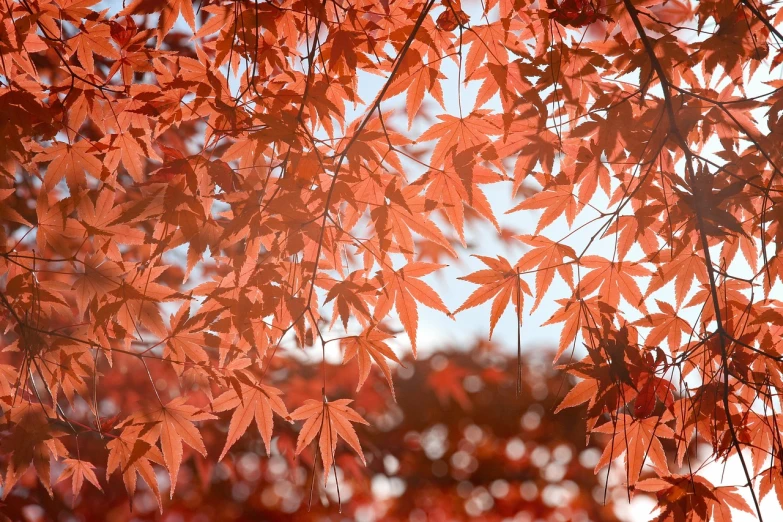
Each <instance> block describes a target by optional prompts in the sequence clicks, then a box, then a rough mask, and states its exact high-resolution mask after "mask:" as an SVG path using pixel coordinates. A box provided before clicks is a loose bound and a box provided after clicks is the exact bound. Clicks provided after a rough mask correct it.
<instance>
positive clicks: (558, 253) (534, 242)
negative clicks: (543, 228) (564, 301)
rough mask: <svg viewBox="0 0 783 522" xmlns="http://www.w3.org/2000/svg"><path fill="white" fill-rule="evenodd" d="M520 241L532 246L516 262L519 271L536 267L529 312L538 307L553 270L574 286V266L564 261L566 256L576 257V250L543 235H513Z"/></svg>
mask: <svg viewBox="0 0 783 522" xmlns="http://www.w3.org/2000/svg"><path fill="white" fill-rule="evenodd" d="M515 237H516V238H517V239H519V240H520V241H522V242H524V243H527V244H528V245H530V246H532V247H533V248H532V249H531V250H529V251H528V252H527V253H526V254H525V255H523V256H522V257H521V258H520V259H519V261H518V262H517V267H518V268H519V271H520V272H527V271H530V270H532V269H534V268H536V267H539V268H538V270H536V300H535V302H534V303H533V308H532V309H531V310H530V311H531V313H532V312H533V311H535V309H536V308H538V305H539V304H541V300H542V299H543V298H544V295H545V294H546V292H547V290H549V286H550V285H551V284H552V281H553V280H554V278H555V272H557V273H558V274H560V277H562V278H563V281H565V282H566V283H568V286H570V287H571V288H573V287H574V267H573V265H572V264H571V263H570V262H567V261H565V258H566V257H570V258H571V259H574V260H575V259H576V252H575V251H574V249H573V248H571V247H569V246H568V245H562V244H560V243H556V242H554V241H552V240H550V239H547V238H545V237H543V236H529V235H521V236H515Z"/></svg>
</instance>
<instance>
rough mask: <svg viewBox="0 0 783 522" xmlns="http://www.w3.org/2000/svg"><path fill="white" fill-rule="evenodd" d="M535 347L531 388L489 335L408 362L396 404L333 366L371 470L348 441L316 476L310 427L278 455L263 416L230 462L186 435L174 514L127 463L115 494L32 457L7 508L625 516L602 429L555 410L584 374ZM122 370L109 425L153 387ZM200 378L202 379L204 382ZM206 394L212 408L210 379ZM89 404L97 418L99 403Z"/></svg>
mask: <svg viewBox="0 0 783 522" xmlns="http://www.w3.org/2000/svg"><path fill="white" fill-rule="evenodd" d="M523 357H524V358H523V361H522V364H523V387H522V393H521V396H519V397H518V396H517V395H516V391H515V382H514V375H515V369H516V368H515V366H516V363H517V361H516V357H515V356H512V355H509V354H506V353H502V352H501V351H500V350H498V349H496V347H495V346H493V345H491V344H489V343H477V344H474V345H472V346H470V345H468V346H463V347H445V348H444V349H443V350H442V351H439V352H434V353H431V354H430V355H429V356H428V357H426V358H420V359H419V360H412V359H410V358H408V359H406V360H404V361H403V363H404V366H399V367H397V368H396V369H395V372H394V383H395V391H396V402H395V401H394V399H393V398H392V396H391V394H390V392H389V389H388V387H387V384H386V383H385V381H384V379H383V376H382V375H381V374H380V372H378V371H377V368H376V369H375V370H373V373H371V375H370V378H369V380H368V382H367V383H366V384H365V386H364V389H365V390H367V392H366V393H362V394H354V390H355V388H356V385H357V373H356V369H355V368H354V367H353V365H354V364H356V363H355V362H354V361H350V362H348V363H346V364H345V365H328V366H327V367H326V376H327V380H328V384H329V387H330V390H333V392H332V394H333V397H334V398H339V397H346V398H352V397H354V396H355V395H356V401H355V402H354V403H353V406H354V407H355V408H356V410H357V411H358V412H359V413H360V414H362V416H364V417H365V418H366V419H367V420H369V421H370V426H360V427H359V430H361V431H360V432H359V435H360V437H361V441H362V446H363V448H364V453H365V455H366V457H367V468H364V466H362V464H361V461H360V460H359V459H358V457H357V456H356V455H355V454H354V453H353V452H351V451H348V450H347V449H346V446H344V445H339V446H338V449H337V459H336V462H337V465H338V469H337V472H336V473H337V475H336V476H337V479H338V481H337V482H335V476H334V475H332V474H330V476H329V480H328V483H327V485H326V486H325V487H324V485H323V481H322V480H321V478H322V473H321V470H320V469H318V470H317V472H316V478H315V481H313V465H314V462H313V460H314V453H313V451H312V448H309V449H308V450H305V452H304V453H303V454H302V455H300V457H299V458H296V459H295V458H294V447H295V445H296V437H297V432H296V426H295V425H289V424H287V423H285V422H280V420H279V419H276V421H275V422H276V426H275V438H274V440H273V451H272V454H271V455H269V456H267V455H265V452H264V448H263V444H262V442H261V439H260V437H259V436H258V432H257V431H255V428H253V429H251V430H248V432H247V433H246V434H245V435H244V436H243V437H242V439H241V440H240V441H239V442H238V443H237V444H236V445H235V446H234V447H233V448H232V449H231V451H230V452H229V454H228V455H227V456H226V458H224V459H223V461H221V462H219V463H214V460H215V459H214V458H211V459H204V458H202V457H201V456H200V455H198V454H197V453H195V452H194V451H192V450H191V451H190V453H187V452H188V450H189V448H187V447H186V449H185V451H186V453H185V458H184V462H183V469H182V471H181V472H180V475H179V481H178V485H179V487H178V488H177V490H176V493H175V495H174V498H173V499H170V500H168V499H167V500H164V515H160V514H159V512H158V509H157V504H156V502H155V499H154V497H153V495H152V493H151V492H150V491H149V490H148V489H147V488H146V486H145V485H144V484H142V483H141V481H140V482H139V485H140V488H141V490H140V491H139V493H137V495H136V497H135V498H134V499H133V501H132V504H130V505H129V503H128V499H127V493H126V492H125V488H124V486H123V484H122V481H121V478H120V475H119V474H114V475H113V476H112V477H111V479H110V480H109V482H108V483H107V482H106V479H105V469H100V468H98V469H96V473H97V475H98V477H99V480H100V482H101V486H102V487H103V489H104V493H101V492H100V491H98V490H97V489H96V488H94V487H93V486H92V485H90V484H86V483H85V486H84V487H83V488H82V491H81V493H80V494H79V495H78V496H77V497H73V495H72V494H71V484H70V479H69V480H66V481H63V482H60V483H58V484H57V485H56V486H55V488H54V496H53V498H52V497H50V496H49V494H48V493H47V492H46V490H45V489H44V488H43V487H42V486H41V485H40V483H39V482H38V480H37V478H36V476H35V474H34V472H33V471H32V468H31V469H30V470H28V473H27V474H26V476H24V477H23V478H22V480H21V481H20V486H19V487H17V488H16V489H14V490H13V491H12V492H11V494H10V495H9V497H8V498H7V499H6V500H5V502H4V503H3V504H2V505H1V506H0V512H2V513H3V514H4V516H5V517H7V518H8V519H10V520H14V521H16V520H29V521H34V520H35V521H37V520H57V521H58V522H66V521H91V520H106V521H107V522H120V521H130V520H138V521H147V520H165V521H167V522H175V521H176V522H180V521H181V522H185V521H187V522H200V521H203V522H206V521H216V522H218V521H250V520H252V521H261V520H263V521H278V520H297V521H299V520H301V521H342V520H346V521H348V520H356V521H374V520H383V521H397V520H400V521H401V520H409V521H412V522H425V521H427V522H439V521H455V520H486V521H515V522H516V521H518V522H523V521H525V522H533V521H536V522H538V521H551V522H560V521H562V522H566V521H574V522H587V521H614V520H618V518H617V515H616V512H615V505H614V504H613V502H612V499H613V498H623V499H624V502H627V499H625V495H626V493H625V490H624V488H622V491H619V490H620V489H621V488H617V491H613V489H612V488H611V487H607V484H606V480H607V478H606V477H607V474H606V472H605V471H604V472H602V473H600V474H599V475H595V474H594V473H593V468H594V466H595V464H596V462H597V461H598V458H599V456H600V451H599V449H598V448H599V447H600V446H599V444H598V443H599V442H600V440H598V439H595V437H594V438H593V440H592V441H590V443H589V444H588V445H587V446H585V442H586V439H585V430H584V425H585V422H584V413H585V412H584V410H583V409H578V408H572V409H569V410H565V411H563V412H561V413H559V414H557V415H555V414H554V410H555V408H556V406H557V404H558V402H559V400H560V399H561V398H562V397H563V396H564V395H565V394H566V393H567V392H568V390H569V389H570V388H571V386H572V385H573V382H572V380H571V378H570V377H567V376H566V375H565V374H564V373H561V372H558V371H557V370H553V369H552V367H551V363H550V361H551V360H552V352H551V350H547V349H538V350H530V351H528V353H526V354H525V355H524V356H523ZM275 361H277V366H275V367H273V368H272V369H271V370H270V371H269V373H268V375H267V378H268V379H269V380H270V383H271V384H272V385H274V386H277V387H279V388H281V389H282V390H283V391H284V393H285V397H286V400H287V401H288V400H291V401H293V403H301V401H304V400H305V399H308V398H318V397H319V395H320V386H321V382H322V380H321V378H320V372H321V371H322V370H321V366H320V364H312V361H310V362H307V361H303V360H301V358H299V357H283V358H276V359H275ZM129 362H130V363H132V362H133V361H132V360H131V361H129ZM315 362H317V363H319V362H320V361H315ZM118 364H120V363H118ZM119 369H120V371H119V372H111V373H110V374H109V375H107V376H106V377H105V378H107V379H117V380H118V381H117V382H112V383H106V382H104V383H103V384H104V386H103V389H104V390H105V393H107V394H108V395H106V396H105V397H104V398H103V400H102V403H101V409H102V410H103V413H104V414H105V419H104V428H105V429H106V431H107V432H108V435H107V436H111V433H112V427H113V423H115V422H116V420H115V418H114V417H113V416H118V417H122V414H124V413H127V412H129V411H134V409H135V408H137V402H138V401H139V400H140V399H141V397H140V396H139V395H137V390H141V389H143V387H144V386H145V385H146V386H149V383H148V380H147V375H146V373H145V372H144V370H143V369H142V368H141V367H139V368H135V367H120V368H119ZM153 374H154V377H155V379H156V381H155V382H156V385H157V388H158V391H159V393H160V394H161V396H162V397H165V396H166V395H169V396H171V397H173V396H176V394H178V393H179V392H178V390H179V386H170V385H169V384H171V383H174V382H176V381H175V380H174V378H175V376H174V375H165V374H163V373H160V374H156V373H154V369H153ZM183 377H184V378H185V379H187V378H188V376H187V375H185V376H183ZM191 384H192V386H193V387H194V388H198V387H199V383H198V382H195V381H194V382H192V383H191ZM202 392H204V393H203V395H204V397H203V398H204V406H205V407H206V405H207V404H208V402H207V394H208V393H210V391H209V390H206V389H203V390H202ZM78 409H79V405H78V403H77V405H76V406H75V410H74V411H72V412H68V413H69V417H72V418H75V419H78V418H79V414H80V412H79V411H78ZM81 413H82V414H83V415H85V417H86V413H87V407H86V405H85V407H84V412H81ZM229 413H230V412H227V413H226V414H221V417H220V421H219V422H209V423H203V424H202V426H201V430H202V433H203V436H204V441H205V444H206V446H207V449H208V455H209V456H210V457H213V456H216V455H219V454H220V450H221V447H222V445H223V443H224V441H225V438H226V434H225V432H226V431H227V429H228V422H229ZM97 437H98V435H97V434H94V433H92V434H89V433H88V434H85V435H83V436H80V438H79V452H80V454H81V458H83V459H84V458H87V459H89V460H90V461H92V462H106V455H103V454H100V453H101V452H103V451H104V450H103V447H104V444H102V443H100V441H98V440H92V439H97ZM210 460H211V461H213V462H209V461H210ZM0 465H2V463H0ZM57 466H58V463H53V468H52V475H53V478H54V477H56V476H57V475H58V473H61V470H62V466H61V465H60V467H57ZM618 471H621V470H618ZM157 472H158V473H157V475H158V476H157V478H158V481H159V482H160V484H161V489H162V492H163V494H164V496H165V497H168V494H167V487H166V485H167V483H168V474H167V473H166V471H165V470H164V468H163V467H159V468H158V469H157ZM338 485H339V487H338ZM338 489H339V492H338ZM53 515H54V516H56V517H57V518H56V519H53V518H51V517H52V516H53Z"/></svg>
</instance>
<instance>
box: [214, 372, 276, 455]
mask: <svg viewBox="0 0 783 522" xmlns="http://www.w3.org/2000/svg"><path fill="white" fill-rule="evenodd" d="M281 393H282V392H281V391H280V390H278V389H277V388H273V387H272V386H267V385H265V384H252V383H241V384H239V385H238V386H237V387H235V388H233V389H231V390H228V391H226V392H223V393H222V394H221V395H219V396H217V397H215V400H213V401H212V409H213V410H214V411H217V412H220V411H227V410H234V413H233V414H232V415H231V423H230V424H229V426H228V436H227V438H226V444H225V446H223V451H222V452H221V453H220V457H219V459H218V460H223V457H225V456H226V453H228V450H229V449H231V446H233V445H234V443H236V441H238V440H239V438H240V437H241V436H242V434H244V433H245V431H247V428H248V427H249V426H250V423H251V422H252V421H253V419H255V421H256V427H257V428H258V432H259V433H260V434H261V438H262V439H263V441H264V445H265V447H266V451H267V453H269V452H270V451H271V449H272V427H273V423H274V420H273V418H272V413H273V412H274V413H276V414H278V415H279V416H281V417H283V418H284V419H289V415H288V410H287V409H286V407H285V404H284V403H283V400H282V399H281V398H280V394H281Z"/></svg>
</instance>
